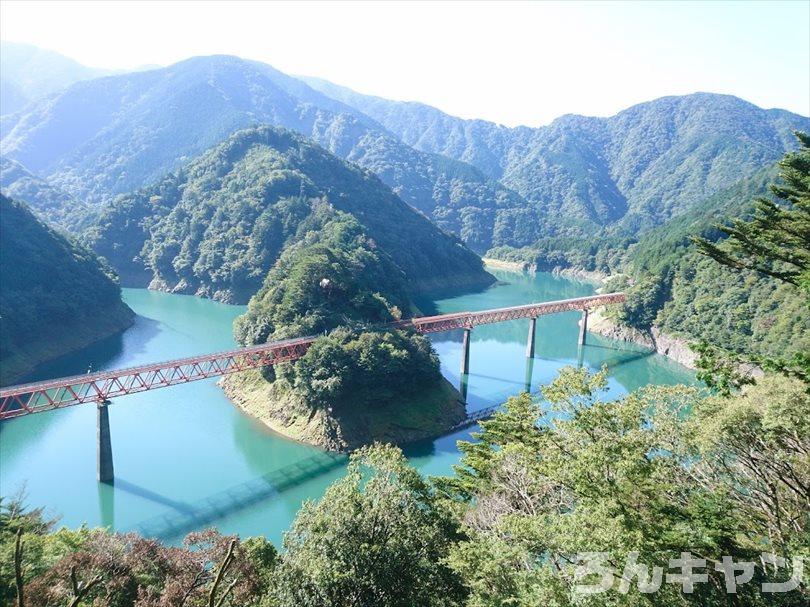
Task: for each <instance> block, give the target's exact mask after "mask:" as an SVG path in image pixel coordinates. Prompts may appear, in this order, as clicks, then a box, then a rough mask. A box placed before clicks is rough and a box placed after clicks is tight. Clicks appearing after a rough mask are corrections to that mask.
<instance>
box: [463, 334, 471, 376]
mask: <svg viewBox="0 0 810 607" xmlns="http://www.w3.org/2000/svg"><path fill="white" fill-rule="evenodd" d="M470 331H471V329H464V337H463V338H462V339H461V374H462V375H467V374H468V373H469V372H470Z"/></svg>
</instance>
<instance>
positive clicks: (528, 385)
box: [523, 358, 534, 392]
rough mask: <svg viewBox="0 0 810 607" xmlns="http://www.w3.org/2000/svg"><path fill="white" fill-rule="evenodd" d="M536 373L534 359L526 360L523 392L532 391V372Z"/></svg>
mask: <svg viewBox="0 0 810 607" xmlns="http://www.w3.org/2000/svg"><path fill="white" fill-rule="evenodd" d="M533 371H534V358H527V359H526V376H525V377H524V378H523V391H524V392H531V391H532V372H533Z"/></svg>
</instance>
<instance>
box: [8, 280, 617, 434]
mask: <svg viewBox="0 0 810 607" xmlns="http://www.w3.org/2000/svg"><path fill="white" fill-rule="evenodd" d="M624 300H625V296H624V294H623V293H610V294H606V295H594V296H590V297H579V298H575V299H565V300H560V301H550V302H542V303H534V304H527V305H522V306H512V307H508V308H497V309H491V310H481V311H477V312H455V313H452V314H441V315H437V316H423V317H419V318H412V319H408V320H402V321H398V322H395V323H391V324H389V325H384V326H380V327H377V328H378V329H392V328H393V329H413V330H415V331H417V332H419V333H423V334H429V333H439V332H443V331H452V330H457V329H463V330H465V332H469V331H470V330H471V329H473V328H474V327H476V326H479V325H485V324H493V323H498V322H506V321H510V320H517V319H521V318H529V319H536V318H537V317H539V316H546V315H549V314H557V313H560V312H568V311H572V310H579V311H582V312H583V323H582V330H581V332H580V343H582V342H584V330H585V325H586V323H587V312H588V310H590V309H592V308H596V307H600V306H604V305H608V304H614V303H621V302H623V301H624ZM530 331H531V333H530V337H531V341H532V342H533V335H534V322H532V325H531V329H530ZM468 337H469V334H468V333H466V334H465V340H464V342H463V344H464V345H463V347H464V348H465V353H464V359H468V357H469V340H468ZM315 339H317V336H307V337H299V338H295V339H287V340H283V341H275V342H270V343H266V344H260V345H256V346H249V347H245V348H236V349H233V350H226V351H223V352H215V353H212V354H203V355H199V356H192V357H188V358H180V359H175V360H169V361H163V362H157V363H152V364H148V365H141V366H137V367H129V368H124V369H113V370H109V371H99V372H96V373H88V374H85V375H74V376H71V377H62V378H57V379H52V380H46V381H40V382H35V383H29V384H23V385H17V386H10V387H7V388H2V389H0V420H5V419H11V418H14V417H20V416H23V415H29V414H33V413H39V412H42V411H49V410H53V409H61V408H64V407H70V406H73V405H79V404H83V403H96V404H104V403H107V402H108V401H109V400H110V399H112V398H117V397H121V396H126V395H129V394H136V393H139V392H145V391H147V390H155V389H159V388H166V387H170V386H175V385H178V384H184V383H189V382H192V381H198V380H203V379H209V378H211V377H222V376H224V375H228V374H231V373H238V372H239V371H245V370H247V369H255V368H259V367H265V366H272V365H277V364H280V363H285V362H291V361H294V360H297V359H299V358H300V357H301V356H303V355H304V354H305V353H306V351H307V350H308V349H309V346H310V345H311V344H312V342H313V341H315ZM462 373H466V367H463V368H462Z"/></svg>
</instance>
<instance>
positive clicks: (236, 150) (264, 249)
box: [85, 126, 494, 303]
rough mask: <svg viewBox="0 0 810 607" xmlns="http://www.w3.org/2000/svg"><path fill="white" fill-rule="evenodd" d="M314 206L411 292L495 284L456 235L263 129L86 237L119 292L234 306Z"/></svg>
mask: <svg viewBox="0 0 810 607" xmlns="http://www.w3.org/2000/svg"><path fill="white" fill-rule="evenodd" d="M320 205H326V206H329V207H333V208H334V209H336V210H339V211H343V212H344V213H348V214H350V215H352V216H353V217H354V218H355V219H356V221H357V222H358V223H359V224H360V225H361V226H362V227H363V229H364V230H365V231H366V233H367V235H368V238H369V239H370V241H371V244H370V245H369V246H370V247H374V248H379V249H381V250H382V251H385V253H386V254H388V255H389V256H390V257H391V259H392V260H393V261H394V262H395V263H396V264H397V266H398V267H399V268H400V270H401V271H402V272H403V273H404V277H405V280H406V281H407V288H408V291H409V292H411V293H416V292H420V291H427V290H437V289H452V290H458V289H469V288H478V287H484V286H487V285H489V284H491V283H492V282H494V278H493V277H492V276H490V275H489V274H487V273H486V272H485V271H484V270H483V267H482V264H481V260H480V259H479V258H478V257H477V256H476V255H475V254H474V253H472V252H471V251H470V250H469V249H467V248H466V247H465V246H464V245H463V244H462V243H461V241H460V240H459V239H458V238H456V237H454V236H451V235H449V234H446V233H444V232H442V231H441V230H440V229H438V228H436V227H435V226H433V225H432V224H431V223H430V221H429V220H428V219H427V218H426V217H424V216H423V215H421V214H420V213H418V212H417V211H415V210H414V209H413V208H411V207H410V206H408V205H407V204H405V203H404V202H403V201H402V200H401V199H400V198H399V197H398V196H397V195H396V194H394V193H393V192H392V191H391V189H390V188H388V187H387V186H386V185H384V184H383V183H382V182H381V181H380V180H379V179H378V178H377V177H375V176H374V175H372V174H370V173H368V172H366V171H364V170H362V169H360V168H358V167H356V166H354V165H352V164H349V163H347V162H345V161H342V160H340V159H339V158H337V157H336V156H334V155H332V154H330V153H329V152H327V151H326V150H325V149H323V148H321V147H320V146H318V145H316V144H314V143H312V142H310V141H309V140H307V139H305V138H304V137H302V136H300V135H296V134H294V133H292V132H290V131H286V130H283V129H279V128H274V127H269V126H259V127H254V128H250V129H246V130H243V131H239V132H236V133H234V134H233V135H231V136H230V137H229V138H228V139H226V140H225V141H224V142H222V143H221V144H219V145H217V146H215V147H213V148H212V149H211V150H209V151H208V152H206V153H205V154H203V155H202V156H201V157H199V158H198V159H196V160H194V161H192V162H191V163H189V164H187V165H186V166H185V167H184V168H183V169H181V170H180V171H178V172H177V173H176V174H170V175H168V176H166V177H165V178H164V179H162V180H161V181H159V182H158V183H157V184H155V185H153V186H151V187H148V188H145V189H143V190H140V191H138V192H136V193H133V194H130V195H126V196H122V197H119V198H118V199H117V200H115V201H114V202H112V203H110V204H109V205H107V206H105V207H104V208H103V209H102V210H101V212H100V213H99V215H98V217H97V218H96V219H95V222H94V225H93V226H92V227H91V228H90V229H89V230H88V231H87V232H86V234H85V237H86V239H87V241H88V242H89V244H90V245H91V246H92V248H93V249H94V250H95V251H96V252H97V253H99V254H100V255H102V256H104V257H105V258H106V259H107V260H108V261H109V262H110V263H111V264H112V265H113V267H115V268H116V270H117V271H118V272H119V274H120V275H121V277H122V281H123V283H124V284H126V285H130V284H131V285H136V286H146V285H147V284H151V287H152V288H157V289H161V290H166V291H171V292H174V293H190V294H196V295H201V296H206V297H211V298H214V299H218V300H220V301H225V302H229V303H244V302H247V301H248V299H249V298H250V297H251V296H252V295H253V294H254V293H256V292H257V291H258V290H259V288H260V287H261V286H262V283H263V281H264V278H265V276H266V275H267V273H268V271H269V270H270V269H271V268H272V267H273V265H274V264H275V263H276V261H277V260H278V259H279V256H280V255H281V254H282V252H283V251H284V250H285V249H286V248H288V247H289V246H291V245H293V244H295V243H297V242H303V241H306V240H307V239H308V238H310V236H309V234H310V232H313V231H317V229H318V228H319V226H318V225H317V224H318V221H319V220H318V218H317V217H316V216H315V215H316V212H315V209H316V208H318V207H319V206H320Z"/></svg>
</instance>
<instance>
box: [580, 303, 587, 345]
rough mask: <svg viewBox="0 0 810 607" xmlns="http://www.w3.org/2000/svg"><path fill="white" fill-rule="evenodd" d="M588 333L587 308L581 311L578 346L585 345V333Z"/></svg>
mask: <svg viewBox="0 0 810 607" xmlns="http://www.w3.org/2000/svg"><path fill="white" fill-rule="evenodd" d="M587 332H588V308H585V309H584V310H582V320H581V321H580V323H579V345H580V346H584V345H585V333H587Z"/></svg>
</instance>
